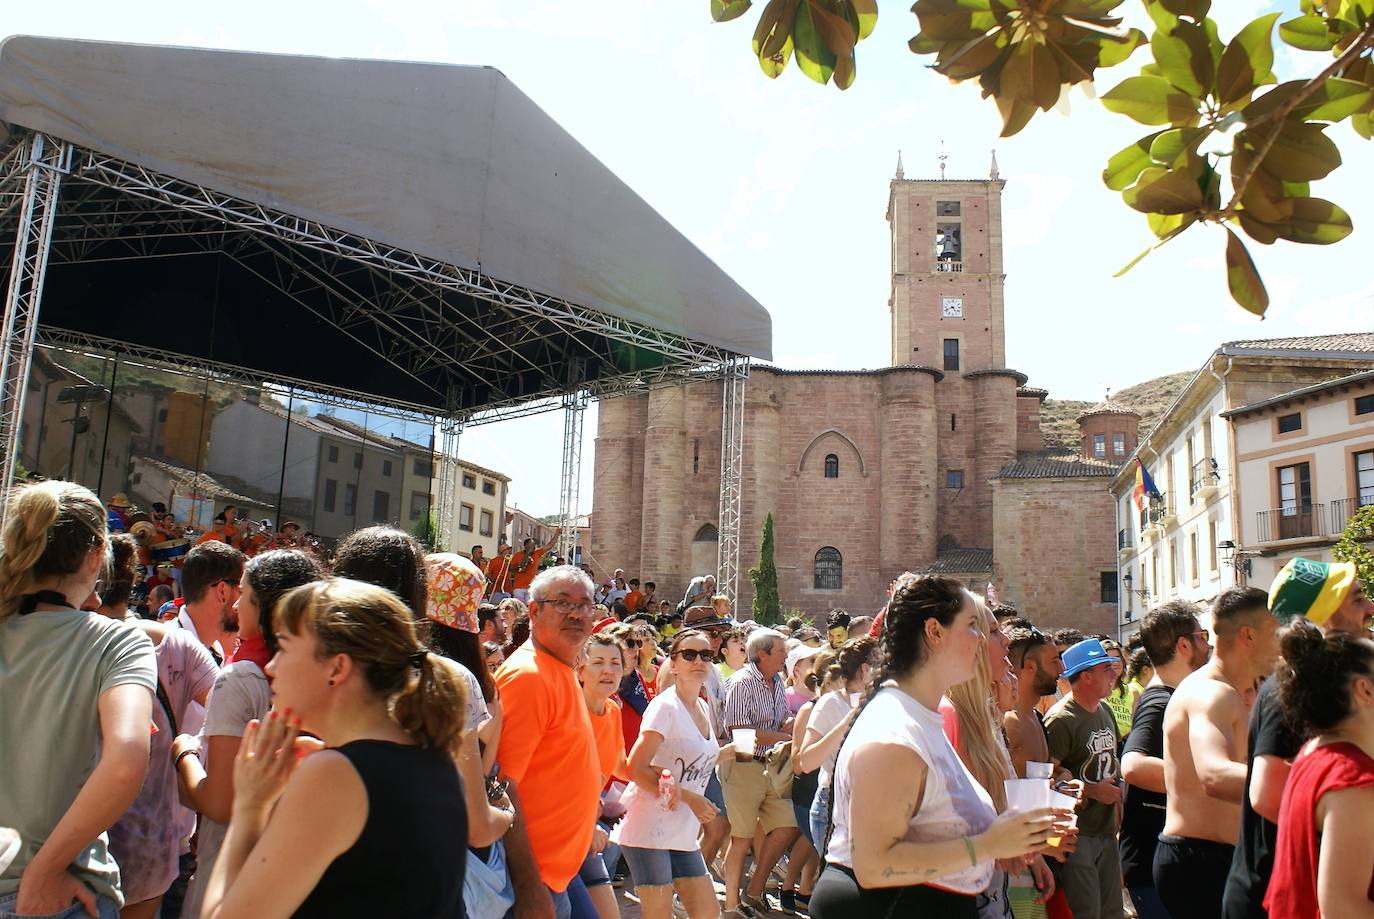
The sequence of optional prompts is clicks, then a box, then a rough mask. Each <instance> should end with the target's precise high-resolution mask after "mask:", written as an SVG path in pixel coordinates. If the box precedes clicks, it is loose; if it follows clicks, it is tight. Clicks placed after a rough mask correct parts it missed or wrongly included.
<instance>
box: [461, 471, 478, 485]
mask: <svg viewBox="0 0 1374 919" xmlns="http://www.w3.org/2000/svg"><path fill="white" fill-rule="evenodd" d="M463 487H464V488H476V487H477V477H476V476H474V475H473V474H472V473H470V472H465V473H463Z"/></svg>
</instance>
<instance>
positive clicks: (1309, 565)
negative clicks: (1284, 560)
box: [1269, 558, 1355, 626]
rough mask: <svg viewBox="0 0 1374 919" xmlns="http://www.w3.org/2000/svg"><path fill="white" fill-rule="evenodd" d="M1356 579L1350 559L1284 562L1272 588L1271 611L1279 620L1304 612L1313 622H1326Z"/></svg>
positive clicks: (1286, 619)
mask: <svg viewBox="0 0 1374 919" xmlns="http://www.w3.org/2000/svg"><path fill="white" fill-rule="evenodd" d="M1353 583H1355V566H1354V565H1353V564H1351V563H1350V562H1314V561H1312V560H1310V559H1306V558H1295V559H1293V560H1292V561H1290V562H1289V563H1288V564H1286V565H1284V566H1283V569H1282V570H1281V571H1280V572H1279V573H1278V576H1277V577H1275V578H1274V583H1273V585H1272V586H1271V587H1270V588H1269V611H1270V612H1271V613H1273V614H1274V615H1275V617H1277V618H1278V619H1279V621H1280V622H1291V621H1292V620H1294V619H1296V618H1298V617H1299V616H1301V617H1303V618H1304V619H1306V620H1307V621H1309V622H1311V623H1312V624H1313V625H1317V626H1321V625H1325V624H1326V620H1328V619H1330V618H1331V615H1332V614H1333V613H1334V612H1336V608H1337V607H1339V606H1340V605H1341V601H1343V600H1344V599H1345V595H1346V594H1347V593H1349V592H1350V585H1351V584H1353Z"/></svg>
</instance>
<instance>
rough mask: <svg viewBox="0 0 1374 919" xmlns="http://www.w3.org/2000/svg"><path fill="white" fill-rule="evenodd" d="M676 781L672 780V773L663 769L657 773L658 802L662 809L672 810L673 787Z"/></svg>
mask: <svg viewBox="0 0 1374 919" xmlns="http://www.w3.org/2000/svg"><path fill="white" fill-rule="evenodd" d="M676 786H677V782H675V781H673V773H672V772H671V771H670V770H667V769H664V770H663V771H661V772H660V773H659V774H658V803H659V805H660V806H661V807H662V808H663V809H664V810H672V807H673V789H674V788H675V787H676Z"/></svg>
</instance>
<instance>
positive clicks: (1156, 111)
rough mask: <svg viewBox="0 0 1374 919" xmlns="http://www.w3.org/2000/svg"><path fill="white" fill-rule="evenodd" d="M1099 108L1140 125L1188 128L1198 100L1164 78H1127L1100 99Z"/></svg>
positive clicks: (1195, 116)
mask: <svg viewBox="0 0 1374 919" xmlns="http://www.w3.org/2000/svg"><path fill="white" fill-rule="evenodd" d="M1102 105H1103V106H1104V107H1105V108H1106V109H1107V110H1108V111H1111V112H1116V113H1117V114H1119V115H1126V116H1127V117H1129V118H1134V119H1135V120H1136V121H1138V122H1140V123H1141V124H1172V125H1185V124H1187V125H1191V124H1196V123H1197V120H1198V102H1197V100H1196V99H1194V98H1193V97H1192V96H1190V95H1188V94H1187V93H1183V92H1179V91H1178V90H1177V89H1174V87H1173V86H1171V85H1170V84H1169V81H1168V80H1165V79H1164V78H1163V77H1127V78H1126V79H1125V80H1122V81H1121V82H1120V83H1118V84H1117V85H1116V86H1114V87H1112V89H1110V90H1108V91H1107V92H1106V93H1105V94H1104V95H1103V96H1102Z"/></svg>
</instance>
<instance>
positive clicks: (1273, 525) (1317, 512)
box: [1255, 504, 1330, 542]
mask: <svg viewBox="0 0 1374 919" xmlns="http://www.w3.org/2000/svg"><path fill="white" fill-rule="evenodd" d="M1255 516H1256V519H1257V521H1258V523H1259V541H1260V542H1274V541H1275V540H1279V539H1309V538H1313V537H1318V536H1327V535H1329V534H1330V531H1329V530H1328V529H1327V528H1326V505H1325V504H1303V505H1295V506H1293V507H1279V508H1275V509H1273V510H1268V511H1259V512H1257V513H1256V515H1255Z"/></svg>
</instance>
